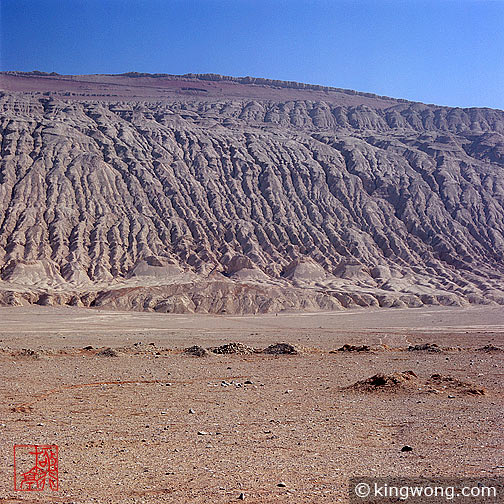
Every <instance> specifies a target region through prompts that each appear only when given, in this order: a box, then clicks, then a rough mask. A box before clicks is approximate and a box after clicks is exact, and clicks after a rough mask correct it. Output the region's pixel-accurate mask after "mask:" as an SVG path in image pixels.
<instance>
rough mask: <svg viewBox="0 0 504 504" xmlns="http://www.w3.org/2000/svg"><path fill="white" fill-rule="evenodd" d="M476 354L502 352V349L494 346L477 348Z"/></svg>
mask: <svg viewBox="0 0 504 504" xmlns="http://www.w3.org/2000/svg"><path fill="white" fill-rule="evenodd" d="M477 350H478V352H504V348H501V347H498V346H495V345H485V346H484V347H481V348H478V349H477Z"/></svg>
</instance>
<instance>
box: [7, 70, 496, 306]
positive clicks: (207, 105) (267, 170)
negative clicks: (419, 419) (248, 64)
mask: <svg viewBox="0 0 504 504" xmlns="http://www.w3.org/2000/svg"><path fill="white" fill-rule="evenodd" d="M0 89H1V90H2V91H1V92H0V107H1V118H0V139H1V161H0V304H4V305H19V304H26V303H38V304H57V305H61V304H70V305H78V306H107V307H115V308H121V309H135V310H155V311H160V312H202V313H261V312H273V311H280V310H296V309H303V310H319V309H323V310H330V309H340V308H342V307H355V306H382V307H397V306H409V307H417V306H422V305H429V304H443V305H465V304H468V303H476V304H481V303H484V304H491V303H498V304H504V112H503V111H501V110H493V109H483V108H470V109H461V108H449V107H441V106H436V105H426V104H422V103H415V102H409V101H406V100H397V99H393V98H389V97H384V96H377V95H372V94H369V93H358V92H355V91H350V90H344V89H337V88H328V87H324V86H315V85H308V84H300V83H294V82H283V81H274V80H268V79H256V78H251V77H245V78H232V77H224V76H219V75H215V74H204V75H199V74H188V75H184V76H173V75H166V74H153V75H150V74H138V73H128V74H123V75H84V76H63V75H58V74H45V73H43V72H30V73H24V72H4V73H2V74H0Z"/></svg>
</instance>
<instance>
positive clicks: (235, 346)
mask: <svg viewBox="0 0 504 504" xmlns="http://www.w3.org/2000/svg"><path fill="white" fill-rule="evenodd" d="M209 350H210V351H211V352H213V353H215V354H240V355H247V354H253V353H256V350H255V348H252V347H250V346H248V345H244V344H243V343H237V342H234V343H227V344H226V345H221V346H219V347H213V348H209Z"/></svg>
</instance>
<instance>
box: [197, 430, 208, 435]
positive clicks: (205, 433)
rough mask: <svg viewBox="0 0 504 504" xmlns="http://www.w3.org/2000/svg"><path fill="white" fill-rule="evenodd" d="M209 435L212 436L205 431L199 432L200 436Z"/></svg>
mask: <svg viewBox="0 0 504 504" xmlns="http://www.w3.org/2000/svg"><path fill="white" fill-rule="evenodd" d="M209 434H210V433H209V432H206V431H203V430H200V431H198V436H208V435H209Z"/></svg>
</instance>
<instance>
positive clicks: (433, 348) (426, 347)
mask: <svg viewBox="0 0 504 504" xmlns="http://www.w3.org/2000/svg"><path fill="white" fill-rule="evenodd" d="M408 351H409V352H441V348H439V346H438V345H436V343H422V344H420V345H410V346H409V347H408Z"/></svg>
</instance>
